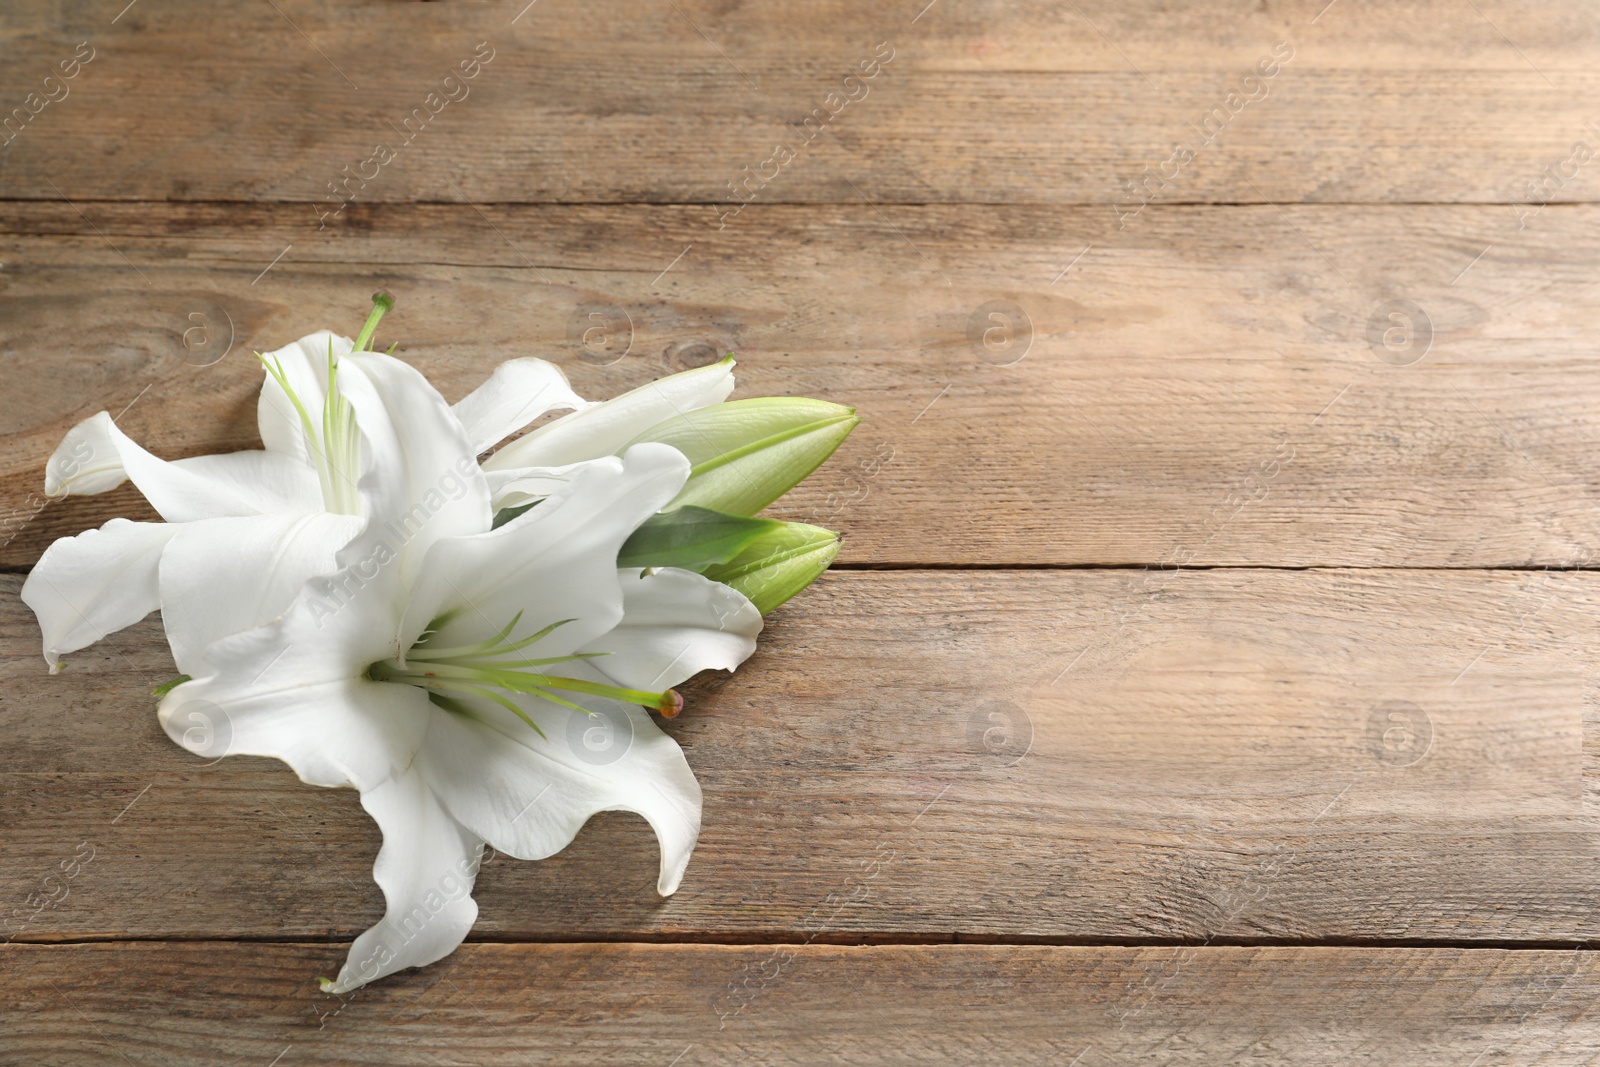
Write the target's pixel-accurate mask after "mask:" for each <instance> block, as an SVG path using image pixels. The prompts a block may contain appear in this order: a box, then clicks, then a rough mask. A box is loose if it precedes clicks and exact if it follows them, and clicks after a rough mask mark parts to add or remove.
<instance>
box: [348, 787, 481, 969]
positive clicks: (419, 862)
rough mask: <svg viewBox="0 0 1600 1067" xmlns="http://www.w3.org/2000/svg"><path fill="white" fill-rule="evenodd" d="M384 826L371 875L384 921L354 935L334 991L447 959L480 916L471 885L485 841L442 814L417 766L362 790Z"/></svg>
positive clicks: (371, 811)
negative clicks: (380, 893) (378, 889)
mask: <svg viewBox="0 0 1600 1067" xmlns="http://www.w3.org/2000/svg"><path fill="white" fill-rule="evenodd" d="M361 806H362V807H364V808H366V809H367V813H368V814H370V815H371V816H372V818H373V821H375V822H376V823H377V824H378V828H379V829H380V830H382V831H383V847H382V848H380V849H379V850H378V859H377V862H376V863H374V864H373V867H372V874H373V878H374V879H375V880H376V881H377V883H378V885H379V886H380V887H382V889H383V897H384V901H385V902H386V904H387V907H386V909H385V911H384V916H383V921H382V922H380V923H379V924H378V925H377V926H374V927H373V928H372V929H370V930H368V931H366V932H365V933H363V934H362V935H361V936H360V937H358V938H356V940H355V943H354V944H353V945H351V946H350V956H349V959H348V960H347V961H346V963H345V965H344V966H343V967H342V968H340V970H339V977H338V979H337V980H336V981H334V982H332V983H329V984H326V985H324V987H323V988H324V991H325V992H329V993H348V992H350V991H351V990H353V989H357V988H359V987H360V986H363V985H365V984H366V983H368V982H371V981H373V980H374V979H377V978H382V977H383V976H384V975H386V974H393V973H394V972H395V971H399V970H403V969H404V968H406V967H421V966H423V965H424V964H428V963H432V962H434V961H435V960H437V959H441V958H442V957H444V956H448V955H449V954H450V953H451V952H454V951H455V949H456V947H457V946H458V945H460V944H461V942H462V941H463V940H465V939H466V936H467V934H468V932H469V931H471V929H472V924H473V923H474V922H475V921H476V920H477V918H478V905H477V902H476V901H474V900H473V899H472V886H473V882H474V881H475V880H476V878H477V873H478V866H479V863H480V862H481V860H482V856H483V840H482V839H481V838H480V837H478V836H477V835H476V834H474V833H472V832H471V831H470V830H467V829H466V828H465V827H463V826H462V825H461V824H460V823H458V822H457V821H456V820H455V819H454V818H452V817H451V816H450V814H449V813H448V812H447V811H445V809H444V807H443V806H442V805H441V804H440V803H439V800H438V798H437V797H435V796H434V795H433V792H432V791H431V790H430V789H429V788H428V786H427V784H426V782H425V781H424V779H423V776H422V775H421V774H419V773H416V772H415V771H413V772H411V773H407V774H403V775H401V776H399V777H398V778H394V779H392V780H390V781H387V782H384V783H383V784H382V785H380V786H377V787H376V788H373V789H369V790H367V791H365V792H363V793H362V794H361Z"/></svg>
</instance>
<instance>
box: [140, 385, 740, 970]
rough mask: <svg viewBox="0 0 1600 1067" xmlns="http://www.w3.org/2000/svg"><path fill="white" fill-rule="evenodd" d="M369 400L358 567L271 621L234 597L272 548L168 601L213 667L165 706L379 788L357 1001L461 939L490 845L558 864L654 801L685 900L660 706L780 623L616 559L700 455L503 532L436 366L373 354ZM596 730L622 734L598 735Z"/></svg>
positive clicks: (689, 779)
mask: <svg viewBox="0 0 1600 1067" xmlns="http://www.w3.org/2000/svg"><path fill="white" fill-rule="evenodd" d="M346 395H347V396H348V398H349V402H350V404H351V405H352V407H353V409H354V412H355V415H356V421H357V423H358V425H359V426H360V427H361V431H362V437H363V439H364V441H365V446H366V457H367V458H366V463H365V467H364V471H363V473H362V475H361V478H360V480H359V494H360V497H361V499H362V501H363V510H364V512H365V514H367V515H368V516H369V521H368V522H367V523H366V524H365V526H364V527H363V529H362V530H361V532H360V533H359V534H357V535H356V536H355V537H354V538H353V539H351V540H350V541H349V542H348V543H347V544H346V545H344V546H343V547H342V548H341V549H339V550H338V552H337V553H336V560H335V562H336V563H337V568H336V569H334V570H332V571H331V572H329V573H327V574H324V575H321V576H317V577H311V578H310V579H309V580H308V581H306V582H305V583H304V585H303V586H302V588H301V589H300V591H299V592H298V594H297V595H296V596H295V597H294V598H293V599H292V601H290V603H289V604H288V606H287V608H286V609H284V610H283V611H282V613H281V614H280V615H278V616H277V617H276V618H274V619H272V620H271V621H269V622H267V623H266V624H264V625H256V626H253V627H249V628H242V627H241V626H240V624H241V623H243V622H245V621H246V616H247V614H248V612H246V611H245V610H244V609H243V608H241V607H236V606H235V605H241V604H248V603H249V602H250V601H251V600H252V599H253V598H255V597H257V596H258V595H259V590H258V586H259V578H258V577H257V568H256V566H255V565H254V563H253V562H252V561H251V560H250V559H249V558H241V552H240V551H234V552H233V553H231V554H229V555H226V556H225V555H223V554H217V555H215V556H212V557H210V558H208V559H205V560H203V561H201V560H197V561H196V562H195V564H194V566H193V569H192V572H191V574H190V576H189V580H190V582H191V583H192V585H193V588H194V590H195V591H196V592H198V590H199V589H202V588H204V589H207V590H209V595H208V596H206V597H204V598H202V597H199V596H198V595H196V596H185V597H181V598H174V599H172V600H171V601H170V602H164V604H163V610H164V612H165V613H166V614H168V615H169V616H170V618H169V620H168V632H169V634H173V633H176V634H178V635H180V639H179V640H174V641H173V652H174V656H175V658H176V659H177V663H178V667H179V669H180V670H182V671H183V672H185V674H187V675H190V676H191V677H190V678H189V679H188V680H185V681H183V682H182V683H181V684H178V685H176V686H175V687H173V688H172V689H170V690H169V691H168V692H167V693H166V694H165V695H164V696H163V698H162V701H161V708H160V717H161V721H162V723H163V725H164V726H165V727H166V729H167V731H168V733H169V735H171V736H172V737H173V738H174V739H175V740H177V741H179V743H181V744H184V745H185V746H186V747H189V748H191V749H193V750H195V751H197V752H200V753H201V754H203V755H208V756H209V755H215V754H217V752H216V750H215V748H214V747H211V746H212V745H213V744H214V736H215V735H214V733H212V734H207V735H204V736H202V735H199V734H195V733H193V732H191V731H189V730H187V729H185V727H186V725H187V724H188V723H189V722H190V721H192V717H193V715H194V714H195V713H196V711H197V710H199V711H201V712H203V714H204V715H205V716H206V718H207V719H208V720H209V721H211V722H213V723H215V724H219V725H220V727H221V729H222V730H223V731H224V732H225V733H226V735H227V738H228V741H227V751H229V752H233V753H242V754H252V755H265V756H273V757H276V758H278V759H281V760H283V761H284V762H286V763H288V764H289V765H290V766H291V767H293V768H294V770H295V771H296V772H297V773H298V774H299V776H300V777H301V778H302V779H303V780H304V781H306V782H309V783H312V784H315V785H322V786H353V787H355V788H357V789H359V790H360V791H361V800H362V805H363V806H364V807H365V808H366V810H367V811H368V812H369V813H370V814H371V815H372V817H373V819H374V820H375V821H376V822H377V823H378V825H379V827H380V828H381V829H382V831H383V838H384V839H383V846H382V849H381V850H380V852H379V854H378V860H377V863H376V865H375V868H374V875H375V877H376V879H377V881H378V883H379V885H380V886H381V887H382V889H383V892H384V896H385V898H386V901H387V910H386V913H385V917H384V920H383V922H382V923H380V924H379V925H378V926H376V927H374V928H373V929H371V930H368V931H366V932H365V933H363V934H362V935H361V936H360V937H359V938H357V940H356V942H355V944H354V945H353V946H352V949H351V952H350V956H349V959H348V961H347V963H346V964H345V966H344V968H343V969H342V970H341V971H340V973H339V975H338V978H337V980H336V981H333V982H331V983H328V985H327V988H328V989H329V990H330V991H335V992H343V991H347V990H350V989H353V988H355V987H357V986H360V985H362V984H364V983H366V982H369V981H372V980H373V979H375V978H377V977H380V976H382V975H385V974H389V973H391V972H393V971H396V970H399V969H401V968H404V967H411V966H419V965H422V964H425V963H429V962H432V961H433V960H436V959H438V958H440V957H441V956H443V955H445V954H447V953H448V952H450V951H451V950H453V949H454V948H455V947H456V945H458V944H459V943H460V942H461V940H462V939H463V938H464V937H465V936H466V934H467V931H468V930H469V929H470V928H471V926H472V923H473V921H474V920H475V918H476V915H477V905H476V904H475V903H474V902H473V900H472V898H471V895H470V891H471V887H472V884H473V878H474V875H475V874H476V870H477V865H478V862H479V859H480V856H481V852H482V848H483V845H484V843H485V842H488V843H489V844H492V845H493V846H494V847H495V848H496V849H497V850H499V851H501V852H504V853H506V854H508V855H511V856H515V857H519V858H524V859H538V858H542V857H545V856H549V855H551V854H552V853H554V852H557V851H559V850H560V849H561V848H563V847H565V846H566V844H567V843H568V842H570V841H571V839H572V838H573V836H574V835H575V834H576V833H577V831H578V830H579V828H580V827H581V826H582V825H583V823H584V822H585V821H586V820H587V819H588V818H589V817H590V816H591V815H592V814H594V813H596V812H599V811H608V810H627V811H633V812H637V813H639V814H641V815H643V816H644V817H645V819H646V820H648V821H649V823H650V825H651V826H652V828H653V829H654V830H655V833H656V835H657V837H658V839H659V841H660V845H661V872H660V878H659V883H658V889H659V890H660V892H662V893H663V894H667V893H671V892H672V891H674V890H675V889H676V887H677V885H678V881H679V879H680V877H681V876H682V873H683V870H684V867H685V865H686V864H687V862H688V859H689V854H690V852H691V850H692V848H693V846H694V842H695V839H696V836H697V834H698V831H699V822H700V791H699V786H698V784H697V783H696V782H695V780H694V776H693V774H692V773H691V772H690V770H689V767H688V765H687V763H686V761H685V760H684V758H683V753H682V751H681V750H680V749H679V748H678V746H677V744H676V743H675V742H673V741H672V740H671V738H669V737H667V736H666V735H665V734H663V733H662V732H661V731H660V730H659V729H658V728H657V727H656V726H655V724H654V722H653V721H652V720H651V719H650V717H649V715H648V714H647V713H646V712H645V711H644V710H643V706H651V707H656V708H658V709H660V710H662V711H664V712H667V713H669V714H670V713H674V712H675V711H676V710H677V705H676V700H677V698H676V694H674V693H672V692H671V687H672V686H674V685H676V684H678V683H680V682H682V681H683V680H685V679H687V678H689V677H690V676H692V675H694V674H696V673H698V672H699V671H701V670H705V669H708V668H721V669H732V668H734V667H735V666H737V665H738V664H739V663H740V662H742V661H743V660H744V659H745V658H746V657H747V656H748V655H749V654H750V653H751V652H752V651H753V650H754V647H755V636H756V634H757V632H758V631H759V630H760V627H761V617H760V613H759V612H758V611H757V610H756V609H755V607H754V606H753V605H752V604H751V603H750V602H749V601H748V600H747V599H746V598H744V597H743V596H742V595H740V594H739V593H737V592H735V591H734V590H732V589H730V588H728V587H727V586H725V585H722V584H720V583H717V582H713V581H711V580H709V579H706V578H703V577H701V576H700V575H698V574H693V573H690V572H687V571H680V570H673V569H664V570H659V571H655V572H653V573H652V572H644V571H641V570H640V569H639V568H633V569H630V570H622V571H619V570H618V567H617V555H618V551H619V549H620V547H621V545H622V544H623V542H624V541H625V540H626V539H627V538H628V536H629V535H630V534H631V533H632V532H633V531H634V530H635V529H636V528H637V527H638V526H639V525H640V524H641V523H643V522H644V521H645V520H646V519H648V518H649V517H650V516H651V515H653V514H655V513H656V512H657V511H658V510H659V509H660V508H661V507H662V506H663V505H664V504H666V503H667V502H668V501H670V500H671V499H672V498H673V496H674V495H676V494H677V493H678V492H679V490H680V489H681V488H682V486H683V484H684V482H685V480H686V479H687V477H688V474H689V463H688V461H687V459H685V458H684V456H683V455H682V454H681V453H680V452H679V451H677V450H676V449H674V448H672V447H670V446H668V445H664V444H646V445H640V446H637V447H635V448H632V449H630V450H628V452H627V453H626V455H624V456H622V457H607V458H604V459H599V460H595V461H593V462H590V463H587V464H585V465H584V466H583V468H582V469H581V470H579V471H577V472H575V474H574V475H573V477H572V478H571V479H570V480H569V481H568V482H567V483H565V484H564V485H563V486H562V487H561V488H560V489H558V490H557V491H556V492H554V493H552V494H551V495H549V496H548V498H546V499H544V500H543V501H542V502H541V503H540V504H539V505H538V506H537V507H535V508H533V509H531V510H530V511H528V512H527V513H525V514H523V515H521V516H519V517H518V518H516V519H514V520H512V521H510V522H508V523H506V524H504V525H502V526H501V527H500V528H498V529H494V530H491V528H490V526H491V510H490V497H489V489H488V483H487V480H486V479H485V477H484V475H483V472H482V471H481V470H480V469H479V468H478V466H477V464H476V462H475V461H474V457H475V454H476V451H477V449H476V445H477V443H478V441H479V440H480V438H478V437H476V436H473V435H469V433H468V431H467V429H466V428H465V426H464V425H463V422H462V420H461V419H460V417H459V413H457V414H452V413H451V411H450V409H448V408H447V407H446V406H445V404H444V401H443V400H442V398H439V396H438V394H437V393H436V392H434V391H433V390H432V388H431V387H430V386H427V383H426V382H425V381H424V380H422V379H421V376H420V375H419V374H417V373H416V372H415V371H414V370H412V369H411V368H409V367H406V366H405V365H404V364H400V363H399V362H398V361H394V360H389V361H380V360H378V359H374V360H373V361H372V362H371V364H370V365H368V366H366V367H365V368H364V373H362V374H361V375H353V376H351V379H350V381H349V383H348V388H347V389H346ZM488 406H489V407H492V406H493V405H488ZM511 407H512V406H511V405H505V406H502V407H500V408H499V409H498V410H501V411H505V412H510V410H511ZM505 417H506V418H512V417H519V416H514V415H513V414H507V415H506V416H505ZM486 426H487V423H486V422H485V423H483V424H482V425H480V426H478V427H476V429H478V430H481V431H482V432H491V431H490V430H489V429H486V428H485V427H486ZM401 427H404V430H403V432H402V430H401V429H400V428H401ZM244 549H245V555H246V556H247V555H248V553H249V552H250V551H255V549H253V548H252V547H251V546H249V545H246V546H244ZM263 550H266V551H270V549H263ZM219 612H223V613H226V612H239V614H237V615H236V616H235V617H233V618H222V619H219V618H218V613H219ZM208 631H210V632H212V633H216V632H226V633H229V636H226V637H223V638H221V639H220V640H212V641H207V640H204V639H202V638H201V635H203V634H205V633H206V632H208ZM596 731H599V732H601V733H604V734H606V735H608V736H609V737H611V738H612V739H614V740H615V741H617V742H619V743H613V744H608V745H602V746H595V745H593V744H592V736H593V734H594V733H595V732H596Z"/></svg>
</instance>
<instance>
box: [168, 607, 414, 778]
mask: <svg viewBox="0 0 1600 1067" xmlns="http://www.w3.org/2000/svg"><path fill="white" fill-rule="evenodd" d="M275 626H276V624H273V625H269V626H265V627H261V628H260V629H256V630H249V631H246V632H245V633H242V634H235V635H233V636H232V637H228V638H224V639H223V640H221V641H219V642H217V643H216V644H215V645H213V646H212V647H211V648H210V649H209V650H208V652H207V655H208V657H209V658H210V659H211V660H212V662H222V663H225V664H226V665H227V667H228V668H231V669H227V670H225V673H220V674H217V675H213V676H210V677H206V678H195V679H193V680H192V681H187V682H184V683H183V684H182V685H179V686H177V687H175V688H174V689H172V690H171V691H170V692H168V693H166V694H165V695H164V696H163V697H162V698H161V704H160V708H159V710H158V712H157V718H158V719H159V721H160V723H161V728H162V729H163V730H165V731H166V732H167V736H168V737H170V738H172V740H173V741H175V742H177V743H178V744H180V745H182V746H183V747H184V748H186V749H188V750H189V751H190V752H193V753H194V754H195V755H197V756H203V757H205V758H206V759H213V760H214V759H220V758H221V757H223V756H269V757H271V758H273V759H277V760H282V761H283V762H284V763H287V764H288V765H289V766H290V767H291V768H293V770H294V772H295V774H297V775H299V776H300V780H301V781H302V782H306V783H308V784H310V785H320V786H329V787H333V786H346V785H348V786H354V787H355V788H357V789H360V790H363V791H365V790H368V789H373V788H375V787H377V786H378V785H380V784H382V783H383V782H385V781H387V780H389V779H390V778H393V777H394V776H396V775H398V774H402V773H404V772H405V769H406V768H407V767H408V766H410V765H411V763H412V761H413V760H414V759H415V758H416V755H417V749H418V746H419V745H420V744H421V743H422V738H423V736H424V735H425V734H426V732H427V728H428V722H429V719H430V718H431V716H432V714H433V713H434V712H436V711H437V710H438V709H437V708H435V707H434V706H433V705H432V704H430V703H429V702H428V694H427V693H425V692H423V691H422V690H421V689H418V688H416V687H415V686H409V685H391V684H388V683H385V682H372V681H368V680H367V679H365V678H358V677H355V676H354V672H351V671H349V670H348V663H347V659H346V656H345V655H343V654H341V652H340V651H338V650H337V649H335V650H332V651H330V650H329V649H327V648H317V647H313V646H310V645H308V644H307V643H306V642H304V641H302V642H300V643H285V642H284V641H283V640H282V638H281V635H279V634H274V633H272V631H273V630H274V629H275ZM331 643H332V644H334V645H337V644H339V642H338V641H337V640H335V641H334V642H331ZM330 668H331V670H330ZM251 674H254V675H255V677H254V678H251V677H250V675H251ZM330 675H331V676H330Z"/></svg>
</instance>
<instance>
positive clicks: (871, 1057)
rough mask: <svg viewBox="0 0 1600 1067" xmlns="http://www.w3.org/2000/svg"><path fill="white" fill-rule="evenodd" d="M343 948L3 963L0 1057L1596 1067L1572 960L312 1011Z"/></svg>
mask: <svg viewBox="0 0 1600 1067" xmlns="http://www.w3.org/2000/svg"><path fill="white" fill-rule="evenodd" d="M342 953H343V949H342V948H341V947H338V946H332V945H295V944H278V945H265V944H254V945H252V944H214V943H201V944H138V943H133V944H129V943H123V944H117V945H70V946H65V945H63V946H50V947H45V946H18V945H12V946H9V947H7V948H5V949H3V950H0V962H3V963H4V965H5V969H4V971H3V972H0V990H3V991H4V992H3V995H0V1030H3V1032H4V1033H5V1035H6V1036H5V1037H4V1038H0V1043H3V1048H4V1051H5V1052H6V1053H8V1055H7V1056H6V1058H5V1062H7V1063H17V1064H23V1063H26V1064H30V1065H32V1064H67V1063H70V1064H74V1065H85V1064H122V1065H125V1064H127V1063H134V1064H146V1063H149V1064H162V1065H163V1067H178V1065H182V1064H201V1063H204V1064H212V1063H216V1062H219V1060H222V1061H225V1062H230V1063H262V1064H265V1063H269V1062H273V1058H274V1057H278V1062H280V1063H282V1064H285V1065H287V1064H294V1063H314V1062H333V1061H337V1062H339V1063H346V1064H368V1063H370V1064H385V1065H390V1064H425V1063H426V1064H433V1063H475V1064H502V1063H503V1064H528V1063H563V1064H575V1063H603V1064H608V1065H609V1064H640V1065H656V1067H660V1065H663V1064H669V1063H676V1064H679V1065H680V1067H689V1065H695V1064H721V1063H751V1062H757V1063H770V1064H791V1063H793V1064H811V1063H821V1062H846V1061H847V1062H850V1063H858V1064H890V1063H894V1064H901V1063H927V1062H937V1063H973V1062H984V1063H1021V1064H1045V1063H1049V1064H1067V1063H1071V1062H1078V1063H1081V1064H1083V1065H1084V1067H1091V1065H1093V1064H1105V1063H1134V1062H1140V1063H1143V1062H1159V1063H1170V1064H1195V1065H1202V1064H1204V1065H1209V1064H1216V1063H1246V1062H1249V1063H1258V1062H1259V1063H1293V1064H1303V1065H1319V1064H1327V1065H1335V1064H1339V1065H1343V1064H1350V1063H1405V1064H1409V1065H1416V1067H1432V1065H1438V1067H1460V1065H1463V1064H1468V1063H1472V1062H1473V1061H1474V1059H1475V1058H1476V1059H1477V1060H1478V1061H1479V1062H1482V1063H1496V1064H1534V1063H1539V1064H1550V1063H1587V1062H1590V1061H1591V1059H1592V1058H1593V1057H1594V1056H1596V1055H1597V1054H1600V1018H1597V1014H1596V1011H1597V1009H1596V1008H1595V1003H1596V995H1597V994H1600V979H1597V975H1596V967H1595V964H1594V961H1593V954H1592V953H1586V952H1573V951H1505V950H1483V949H1480V950H1462V949H1389V950H1373V949H1366V948H1348V949H1339V948H1322V949H1316V948H1217V947H1210V948H1061V947H1055V948H1045V947H1031V948H1030V947H1017V946H1009V947H988V946H977V945H961V946H937V947H935V946H891V947H865V948H840V947H825V946H817V945H812V946H795V945H777V946H765V945H728V946H716V945H594V944H579V945H469V946H465V947H463V948H462V949H460V950H459V951H458V952H457V953H456V954H455V955H453V956H451V957H449V958H448V959H446V960H444V961H442V962H440V963H437V964H435V965H433V966H432V967H430V968H428V969H426V970H424V971H421V972H411V973H409V974H405V975H400V976H396V977H394V978H390V979H386V980H385V981H383V982H381V983H379V984H378V985H375V986H369V987H367V988H366V989H363V990H360V991H358V992H357V993H355V994H354V995H352V996H350V997H346V998H343V999H341V998H338V997H333V996H327V995H323V994H319V993H317V992H316V986H315V984H314V983H313V982H312V976H313V975H316V974H318V973H323V972H326V971H328V970H330V969H331V968H333V967H335V966H337V965H338V963H339V961H340V960H341V958H342ZM1074 1057H1078V1059H1077V1060H1076V1061H1074Z"/></svg>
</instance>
